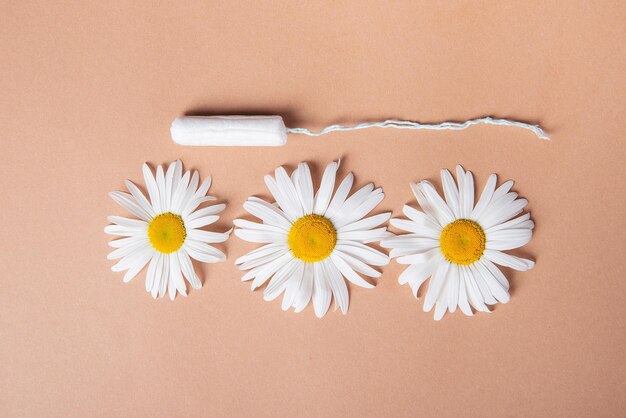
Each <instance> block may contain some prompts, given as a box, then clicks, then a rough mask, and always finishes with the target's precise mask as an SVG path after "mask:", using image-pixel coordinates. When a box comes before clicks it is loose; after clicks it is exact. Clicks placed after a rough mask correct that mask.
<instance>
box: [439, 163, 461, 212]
mask: <svg viewBox="0 0 626 418" xmlns="http://www.w3.org/2000/svg"><path fill="white" fill-rule="evenodd" d="M441 183H442V185H443V194H444V196H445V197H446V203H447V204H448V207H450V210H451V211H452V213H453V214H454V216H455V217H456V218H460V216H461V211H460V204H459V189H457V186H456V183H455V182H454V179H453V178H452V174H450V172H449V171H448V170H446V169H443V170H441Z"/></svg>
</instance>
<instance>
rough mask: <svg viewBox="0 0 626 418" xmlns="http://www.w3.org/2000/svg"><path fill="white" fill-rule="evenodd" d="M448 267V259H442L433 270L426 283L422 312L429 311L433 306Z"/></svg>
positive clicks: (443, 282)
mask: <svg viewBox="0 0 626 418" xmlns="http://www.w3.org/2000/svg"><path fill="white" fill-rule="evenodd" d="M449 267H450V263H449V262H448V261H444V262H441V263H439V265H438V266H437V268H436V269H435V271H434V272H433V275H432V277H431V278H430V283H429V284H428V290H427V291H426V297H425V298H424V312H430V311H431V310H432V309H433V307H434V306H435V303H436V302H437V299H438V298H439V294H440V293H441V289H443V286H444V285H445V283H446V276H447V272H448V269H449Z"/></svg>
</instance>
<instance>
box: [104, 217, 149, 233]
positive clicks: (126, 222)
mask: <svg viewBox="0 0 626 418" xmlns="http://www.w3.org/2000/svg"><path fill="white" fill-rule="evenodd" d="M107 220H108V221H109V222H111V223H114V224H117V225H120V226H123V227H126V228H130V229H141V230H143V229H146V228H148V223H147V222H146V221H142V220H140V219H131V218H124V217H123V216H107Z"/></svg>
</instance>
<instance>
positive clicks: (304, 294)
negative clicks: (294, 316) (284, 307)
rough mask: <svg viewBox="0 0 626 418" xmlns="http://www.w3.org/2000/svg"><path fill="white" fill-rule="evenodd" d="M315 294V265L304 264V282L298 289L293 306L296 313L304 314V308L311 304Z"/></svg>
mask: <svg viewBox="0 0 626 418" xmlns="http://www.w3.org/2000/svg"><path fill="white" fill-rule="evenodd" d="M312 293H313V264H311V263H304V274H303V276H302V282H301V283H300V288H299V289H298V294H297V295H296V297H295V299H294V302H293V306H294V308H295V312H296V313H297V312H302V311H303V310H304V308H306V306H307V305H308V304H309V301H310V300H311V294H312Z"/></svg>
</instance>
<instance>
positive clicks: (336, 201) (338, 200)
mask: <svg viewBox="0 0 626 418" xmlns="http://www.w3.org/2000/svg"><path fill="white" fill-rule="evenodd" d="M352 183H354V175H353V174H352V173H348V175H347V176H346V177H345V178H344V179H343V181H342V182H341V183H340V184H339V187H337V191H336V192H335V195H334V196H333V199H332V200H331V201H330V205H328V209H327V210H326V213H325V216H326V217H327V218H329V219H333V217H334V216H335V215H336V214H337V212H338V211H339V210H340V209H341V207H342V206H343V204H344V203H345V201H346V198H347V197H348V193H350V190H351V189H352ZM372 186H373V185H372Z"/></svg>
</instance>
